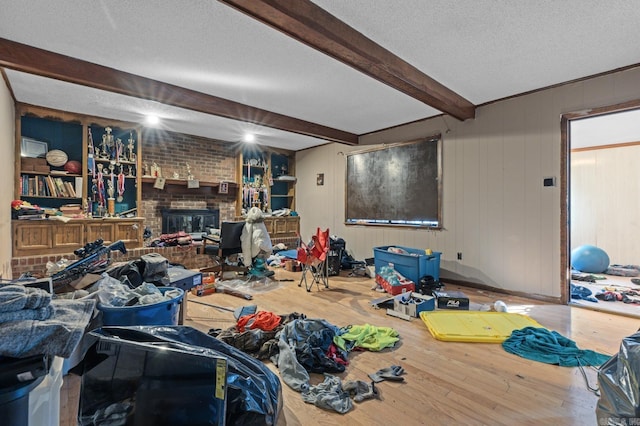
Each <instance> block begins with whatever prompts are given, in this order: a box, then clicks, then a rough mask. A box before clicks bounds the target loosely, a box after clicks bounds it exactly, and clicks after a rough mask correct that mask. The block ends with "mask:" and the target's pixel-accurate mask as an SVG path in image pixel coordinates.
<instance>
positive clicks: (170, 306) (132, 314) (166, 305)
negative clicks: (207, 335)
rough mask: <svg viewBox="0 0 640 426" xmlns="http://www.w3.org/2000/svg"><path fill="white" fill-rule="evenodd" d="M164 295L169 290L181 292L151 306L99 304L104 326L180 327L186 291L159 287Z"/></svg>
mask: <svg viewBox="0 0 640 426" xmlns="http://www.w3.org/2000/svg"><path fill="white" fill-rule="evenodd" d="M158 290H160V292H162V294H164V293H165V292H167V291H169V290H177V291H179V293H180V294H179V295H178V296H176V297H174V298H173V299H170V300H165V301H163V302H159V303H153V304H151V305H135V306H105V305H103V304H101V303H98V310H100V311H101V312H102V323H103V324H104V325H123V326H129V325H178V317H179V313H180V303H181V302H182V298H183V297H184V291H183V290H182V289H180V288H177V287H158Z"/></svg>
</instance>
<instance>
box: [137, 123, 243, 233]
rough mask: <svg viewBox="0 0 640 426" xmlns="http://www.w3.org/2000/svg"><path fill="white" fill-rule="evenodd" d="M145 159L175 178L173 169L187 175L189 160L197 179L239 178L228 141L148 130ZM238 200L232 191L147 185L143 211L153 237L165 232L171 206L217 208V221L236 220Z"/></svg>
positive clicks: (202, 209)
mask: <svg viewBox="0 0 640 426" xmlns="http://www.w3.org/2000/svg"><path fill="white" fill-rule="evenodd" d="M142 137H143V139H142V159H143V163H146V164H147V165H149V166H150V165H152V164H153V163H154V162H155V163H156V164H157V165H158V166H159V167H160V169H161V171H162V176H163V177H165V178H168V179H172V178H173V173H174V172H177V173H179V174H180V179H186V174H187V167H186V165H187V164H189V167H190V169H191V173H192V174H193V176H194V178H195V179H198V180H199V181H203V182H220V181H228V182H235V181H236V154H235V152H234V150H233V148H232V146H231V144H229V143H228V142H221V141H216V140H211V139H205V138H200V137H197V136H190V135H183V134H180V133H171V132H166V131H159V130H147V131H145V132H144V133H143V135H142ZM235 209H236V203H235V197H234V196H233V195H221V194H217V193H206V194H203V192H202V191H198V190H193V189H187V188H186V187H185V188H184V191H166V190H158V189H154V188H153V187H152V186H151V185H144V186H143V189H142V213H143V215H144V217H145V227H148V228H149V229H150V230H151V233H152V237H151V238H157V237H159V236H160V235H161V234H162V233H163V219H162V212H163V211H168V210H194V211H195V210H198V211H213V212H215V211H217V212H218V215H217V223H220V222H221V221H227V220H233V218H234V217H235V215H236V214H235V211H236V210H235Z"/></svg>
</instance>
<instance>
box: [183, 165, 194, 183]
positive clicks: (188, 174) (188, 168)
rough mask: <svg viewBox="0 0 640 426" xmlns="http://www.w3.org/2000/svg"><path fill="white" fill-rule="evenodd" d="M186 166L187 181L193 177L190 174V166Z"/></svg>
mask: <svg viewBox="0 0 640 426" xmlns="http://www.w3.org/2000/svg"><path fill="white" fill-rule="evenodd" d="M185 164H186V165H187V180H193V175H192V174H191V166H190V165H189V163H185Z"/></svg>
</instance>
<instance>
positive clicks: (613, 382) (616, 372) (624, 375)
mask: <svg viewBox="0 0 640 426" xmlns="http://www.w3.org/2000/svg"><path fill="white" fill-rule="evenodd" d="M598 385H599V387H600V399H599V400H598V405H597V407H596V416H597V418H598V425H600V426H602V425H631V424H640V332H637V333H635V334H633V335H631V336H629V337H625V338H624V339H623V340H622V343H621V344H620V351H619V352H618V353H617V354H616V355H614V356H612V357H611V358H609V360H608V361H607V362H605V363H604V364H602V366H601V367H600V369H599V370H598Z"/></svg>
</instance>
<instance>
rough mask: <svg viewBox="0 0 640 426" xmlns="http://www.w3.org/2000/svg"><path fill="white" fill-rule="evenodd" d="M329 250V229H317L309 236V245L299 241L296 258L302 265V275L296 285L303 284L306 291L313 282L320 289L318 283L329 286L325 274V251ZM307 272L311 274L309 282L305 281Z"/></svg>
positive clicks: (300, 285) (309, 289)
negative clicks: (314, 233)
mask: <svg viewBox="0 0 640 426" xmlns="http://www.w3.org/2000/svg"><path fill="white" fill-rule="evenodd" d="M328 252H329V229H328V228H327V230H326V231H321V230H320V228H318V229H317V231H316V235H314V236H312V237H311V243H310V244H309V245H306V244H304V243H303V242H302V241H300V247H298V253H297V260H298V261H299V262H300V264H301V265H302V276H301V277H300V282H299V283H298V287H302V283H303V282H304V286H305V288H306V289H307V291H311V287H313V284H314V283H315V284H316V285H317V286H318V290H320V283H322V284H324V286H325V288H329V277H328V275H327V253H328ZM307 273H309V274H311V282H308V281H307Z"/></svg>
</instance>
